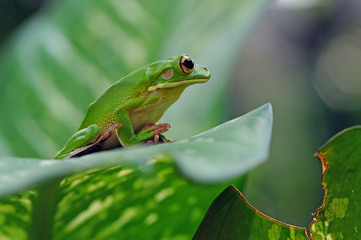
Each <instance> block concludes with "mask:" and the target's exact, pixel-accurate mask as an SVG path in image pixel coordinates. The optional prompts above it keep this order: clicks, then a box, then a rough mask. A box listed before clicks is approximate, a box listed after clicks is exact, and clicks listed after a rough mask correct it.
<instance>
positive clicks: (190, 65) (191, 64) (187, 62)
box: [183, 58, 194, 69]
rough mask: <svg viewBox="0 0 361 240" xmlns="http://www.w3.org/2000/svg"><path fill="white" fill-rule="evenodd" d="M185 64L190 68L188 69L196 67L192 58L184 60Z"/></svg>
mask: <svg viewBox="0 0 361 240" xmlns="http://www.w3.org/2000/svg"><path fill="white" fill-rule="evenodd" d="M183 65H184V66H185V67H186V68H188V69H193V67H194V62H193V60H192V59H190V58H187V59H186V60H184V62H183Z"/></svg>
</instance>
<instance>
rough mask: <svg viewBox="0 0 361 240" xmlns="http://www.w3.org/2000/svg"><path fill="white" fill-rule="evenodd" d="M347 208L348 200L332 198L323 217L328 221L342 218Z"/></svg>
mask: <svg viewBox="0 0 361 240" xmlns="http://www.w3.org/2000/svg"><path fill="white" fill-rule="evenodd" d="M347 207H348V198H334V199H332V202H331V203H330V204H329V205H328V207H327V208H325V217H326V219H328V220H329V221H332V220H333V219H334V218H344V217H345V214H346V211H347Z"/></svg>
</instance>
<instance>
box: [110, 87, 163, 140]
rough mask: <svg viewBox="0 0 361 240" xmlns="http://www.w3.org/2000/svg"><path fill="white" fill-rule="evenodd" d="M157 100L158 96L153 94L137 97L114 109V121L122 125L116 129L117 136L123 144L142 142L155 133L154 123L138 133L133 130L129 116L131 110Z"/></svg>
mask: <svg viewBox="0 0 361 240" xmlns="http://www.w3.org/2000/svg"><path fill="white" fill-rule="evenodd" d="M158 100H159V96H158V95H156V94H154V95H151V96H148V97H139V98H134V99H132V100H130V101H129V102H126V103H124V104H123V105H121V106H120V107H119V108H118V109H117V110H116V111H115V116H114V118H115V121H116V122H117V123H121V124H122V126H121V127H120V128H118V129H117V131H116V132H117V136H118V139H119V141H120V142H121V144H122V145H123V146H132V145H136V144H139V143H142V142H144V141H146V140H148V139H149V138H151V137H153V135H154V134H155V133H154V132H153V131H152V130H153V129H154V128H156V125H154V126H153V127H149V128H146V129H143V130H141V131H140V132H139V133H135V132H134V128H133V125H132V122H131V119H130V116H129V112H130V111H131V110H135V109H137V108H141V107H144V106H147V105H150V104H153V103H156V102H157V101H158Z"/></svg>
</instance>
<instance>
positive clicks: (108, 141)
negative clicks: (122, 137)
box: [70, 123, 122, 157]
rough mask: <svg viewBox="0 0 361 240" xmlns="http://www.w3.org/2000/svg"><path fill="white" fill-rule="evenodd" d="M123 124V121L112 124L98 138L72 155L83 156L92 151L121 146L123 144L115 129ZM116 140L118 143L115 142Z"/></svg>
mask: <svg viewBox="0 0 361 240" xmlns="http://www.w3.org/2000/svg"><path fill="white" fill-rule="evenodd" d="M121 126H122V124H121V123H117V124H115V125H113V126H111V127H110V128H109V129H108V130H107V131H106V132H105V133H103V134H101V135H99V136H98V137H97V139H96V140H95V141H94V142H93V143H91V144H90V145H88V146H84V147H82V148H79V149H76V150H75V151H73V152H72V153H71V156H70V157H81V156H84V155H87V154H90V153H94V152H99V151H102V150H107V149H112V148H115V147H121V145H120V144H119V142H118V141H117V137H116V136H115V131H116V130H117V129H118V128H120V127H121ZM114 140H115V141H114ZM114 142H116V143H118V144H114Z"/></svg>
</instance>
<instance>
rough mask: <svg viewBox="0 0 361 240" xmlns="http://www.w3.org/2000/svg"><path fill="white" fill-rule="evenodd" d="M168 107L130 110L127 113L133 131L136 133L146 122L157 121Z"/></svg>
mask: <svg viewBox="0 0 361 240" xmlns="http://www.w3.org/2000/svg"><path fill="white" fill-rule="evenodd" d="M168 107H169V106H162V107H159V106H158V107H147V108H141V109H136V110H133V111H131V112H130V113H129V115H130V120H131V122H132V125H133V129H134V132H135V133H138V132H139V131H141V130H142V129H143V128H144V127H145V126H147V125H148V124H150V123H156V122H158V121H159V119H160V118H161V117H162V116H163V113H164V112H165V111H166V110H167V108H168Z"/></svg>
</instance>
